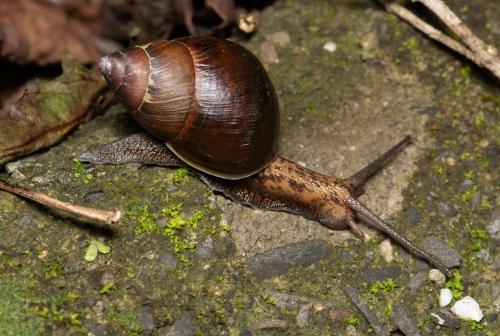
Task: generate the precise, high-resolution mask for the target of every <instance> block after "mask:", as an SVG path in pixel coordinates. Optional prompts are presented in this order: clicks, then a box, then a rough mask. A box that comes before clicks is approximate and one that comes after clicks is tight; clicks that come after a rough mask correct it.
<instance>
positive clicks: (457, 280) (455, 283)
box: [444, 270, 464, 300]
mask: <svg viewBox="0 0 500 336" xmlns="http://www.w3.org/2000/svg"><path fill="white" fill-rule="evenodd" d="M463 279H464V277H463V276H462V274H460V271H459V270H453V277H452V278H451V279H450V280H448V281H447V282H446V283H445V285H444V286H445V287H446V288H448V289H449V290H450V291H451V294H452V295H453V298H454V299H455V300H456V299H459V298H460V297H461V296H462V293H463V292H464V285H463V284H462V281H463Z"/></svg>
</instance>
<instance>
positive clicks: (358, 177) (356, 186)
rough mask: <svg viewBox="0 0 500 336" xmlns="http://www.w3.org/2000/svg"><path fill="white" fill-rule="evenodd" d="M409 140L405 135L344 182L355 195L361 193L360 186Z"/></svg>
mask: <svg viewBox="0 0 500 336" xmlns="http://www.w3.org/2000/svg"><path fill="white" fill-rule="evenodd" d="M410 142H411V136H409V135H407V136H406V137H404V139H403V140H401V141H400V142H399V143H398V144H396V145H395V146H394V147H392V148H391V149H389V150H388V151H387V152H385V153H384V154H382V155H381V156H380V157H379V158H378V159H376V160H375V161H373V162H372V163H370V164H368V165H367V166H366V167H364V168H363V169H361V170H360V171H358V172H357V173H355V174H354V175H352V176H351V177H349V178H347V179H345V180H344V181H345V183H346V184H347V185H348V186H349V187H350V188H351V189H352V190H353V191H354V192H355V194H356V195H360V194H362V192H356V191H359V190H360V188H361V187H362V186H363V184H365V182H366V181H367V180H368V179H369V178H370V177H372V176H373V175H375V174H376V173H377V172H378V171H379V170H380V169H382V168H383V167H384V166H385V165H386V164H387V162H389V161H390V160H391V159H392V158H393V157H394V156H396V154H397V153H398V152H399V151H401V149H403V148H404V147H405V146H406V145H408V144H409V143H410Z"/></svg>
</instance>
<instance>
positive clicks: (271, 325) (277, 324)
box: [248, 319, 288, 332]
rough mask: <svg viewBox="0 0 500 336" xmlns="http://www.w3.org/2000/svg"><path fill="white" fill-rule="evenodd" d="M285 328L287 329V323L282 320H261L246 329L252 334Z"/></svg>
mask: <svg viewBox="0 0 500 336" xmlns="http://www.w3.org/2000/svg"><path fill="white" fill-rule="evenodd" d="M286 328H288V322H287V321H286V320H282V319H268V320H263V321H259V322H256V323H253V324H251V325H249V326H248V329H249V330H250V331H253V332H257V331H260V330H266V329H286Z"/></svg>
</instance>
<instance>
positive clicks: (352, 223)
mask: <svg viewBox="0 0 500 336" xmlns="http://www.w3.org/2000/svg"><path fill="white" fill-rule="evenodd" d="M347 225H348V226H349V228H350V229H351V231H352V233H354V235H355V236H356V237H358V238H359V239H361V240H366V236H365V233H364V232H363V231H362V230H361V228H360V227H359V225H358V223H356V221H355V220H354V218H353V217H352V216H349V217H348V218H347Z"/></svg>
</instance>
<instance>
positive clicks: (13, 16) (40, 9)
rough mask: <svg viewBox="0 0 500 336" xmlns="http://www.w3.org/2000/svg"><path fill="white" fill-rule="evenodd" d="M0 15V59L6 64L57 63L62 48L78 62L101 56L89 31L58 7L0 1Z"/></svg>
mask: <svg viewBox="0 0 500 336" xmlns="http://www.w3.org/2000/svg"><path fill="white" fill-rule="evenodd" d="M0 13H2V14H1V15H0V56H1V57H3V58H6V59H7V60H9V61H12V62H16V63H19V64H26V63H36V64H38V65H46V64H51V63H57V62H59V61H60V60H61V53H62V51H63V49H64V48H65V47H67V48H68V49H69V50H70V52H71V54H72V55H74V57H75V58H76V60H78V61H79V62H80V63H93V62H96V61H97V60H98V59H99V57H100V54H99V52H98V51H97V50H96V49H95V47H94V43H93V36H92V35H91V34H90V32H89V31H88V29H87V28H86V27H85V26H83V25H81V24H79V23H78V22H76V21H74V20H71V19H69V18H68V17H67V16H66V13H65V11H64V10H63V9H62V8H61V7H59V6H55V5H53V4H51V3H48V2H46V1H42V0H1V1H0Z"/></svg>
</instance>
